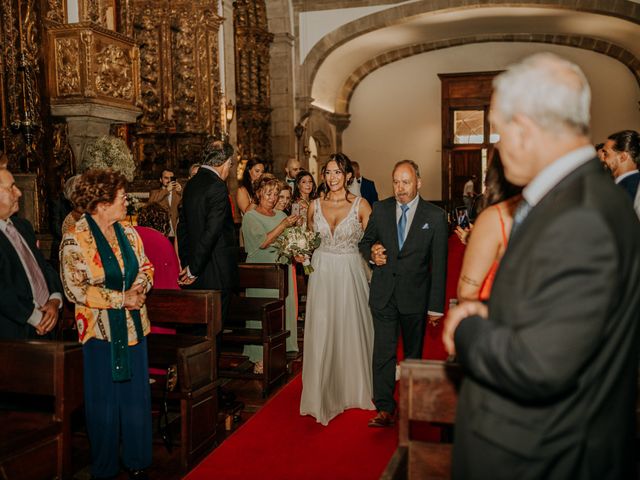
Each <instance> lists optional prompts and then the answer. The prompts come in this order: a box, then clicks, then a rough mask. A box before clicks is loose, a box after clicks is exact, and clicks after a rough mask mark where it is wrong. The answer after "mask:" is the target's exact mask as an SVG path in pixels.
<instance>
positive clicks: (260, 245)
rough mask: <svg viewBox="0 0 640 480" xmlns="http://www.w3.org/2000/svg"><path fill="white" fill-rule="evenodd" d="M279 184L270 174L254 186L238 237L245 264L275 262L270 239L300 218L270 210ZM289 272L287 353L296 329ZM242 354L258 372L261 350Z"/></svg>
mask: <svg viewBox="0 0 640 480" xmlns="http://www.w3.org/2000/svg"><path fill="white" fill-rule="evenodd" d="M279 188H280V187H279V181H278V179H276V177H274V176H273V175H271V174H268V173H267V174H264V175H262V177H260V179H259V180H258V181H257V182H256V184H255V195H256V198H257V199H258V205H257V206H256V208H254V209H253V210H249V211H248V212H247V213H245V215H244V217H242V234H243V235H244V247H245V250H246V251H247V260H246V261H247V263H275V262H276V259H277V256H278V252H277V251H276V249H275V248H273V247H272V246H271V245H272V244H273V242H274V240H275V239H276V238H278V237H279V236H280V234H281V233H282V232H283V231H284V230H285V228H287V227H291V226H292V225H295V224H296V222H297V221H298V220H299V219H300V216H298V215H291V216H289V217H287V215H286V214H285V213H284V212H280V211H277V210H275V209H274V207H275V205H276V202H277V201H278V190H279ZM287 270H288V271H289V274H288V276H289V292H288V295H287V298H286V325H285V328H286V329H287V330H289V331H290V332H291V336H290V337H289V338H287V351H288V352H292V351H293V352H297V351H298V335H297V333H298V330H297V319H298V312H297V305H296V295H295V283H294V281H295V276H294V275H293V269H292V268H291V267H288V269H287ZM246 293H247V296H251V297H261V298H271V297H277V296H278V291H277V290H275V291H273V290H270V289H257V288H252V289H247V292H246ZM260 326H261V324H260V322H247V328H258V327H260ZM244 355H247V356H248V357H249V360H251V361H252V362H253V363H254V371H255V373H262V368H263V365H262V347H261V346H256V345H247V346H245V347H244Z"/></svg>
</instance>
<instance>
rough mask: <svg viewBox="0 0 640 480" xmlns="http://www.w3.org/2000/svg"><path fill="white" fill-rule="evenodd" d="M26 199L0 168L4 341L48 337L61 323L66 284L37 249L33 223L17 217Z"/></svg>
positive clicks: (0, 284)
mask: <svg viewBox="0 0 640 480" xmlns="http://www.w3.org/2000/svg"><path fill="white" fill-rule="evenodd" d="M21 196H22V193H21V192H20V189H19V188H18V187H17V186H16V184H15V181H14V179H13V175H11V172H9V170H7V168H6V167H5V166H4V165H2V166H0V272H1V273H0V292H2V294H0V338H3V339H16V340H18V339H27V338H37V337H38V336H43V335H46V336H48V335H49V333H50V332H51V330H53V328H54V327H55V325H56V322H57V321H58V312H59V309H60V307H61V306H62V293H61V292H62V285H61V283H60V279H59V278H58V274H57V273H56V272H55V270H54V269H53V267H51V265H49V264H48V263H47V261H46V260H45V259H44V256H43V255H42V253H41V252H40V250H39V249H38V247H37V246H36V236H35V233H34V231H33V227H32V226H31V224H30V223H29V222H28V221H27V220H25V219H22V218H18V217H16V216H13V217H12V215H14V214H16V213H17V212H18V199H19V198H20V197H21Z"/></svg>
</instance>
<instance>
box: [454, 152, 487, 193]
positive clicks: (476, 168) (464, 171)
mask: <svg viewBox="0 0 640 480" xmlns="http://www.w3.org/2000/svg"><path fill="white" fill-rule="evenodd" d="M472 175H475V176H476V179H477V180H476V182H475V183H474V190H475V191H476V192H479V191H480V179H481V178H482V150H481V149H480V148H478V149H474V150H453V151H452V152H451V198H452V200H454V202H455V205H456V206H457V205H461V204H462V193H463V190H464V184H465V183H467V180H469V177H471V176H472Z"/></svg>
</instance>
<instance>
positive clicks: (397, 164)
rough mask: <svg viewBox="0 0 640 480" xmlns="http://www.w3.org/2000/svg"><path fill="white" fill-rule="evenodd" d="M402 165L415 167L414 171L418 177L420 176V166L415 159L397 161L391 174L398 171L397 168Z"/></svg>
mask: <svg viewBox="0 0 640 480" xmlns="http://www.w3.org/2000/svg"><path fill="white" fill-rule="evenodd" d="M401 165H409V166H410V167H411V168H413V171H414V172H415V174H416V178H420V167H418V164H417V163H416V162H414V161H413V160H400V161H399V162H397V163H396V164H395V165H394V166H393V170H392V171H391V175H393V174H394V173H396V170H397V169H398V167H399V166H401Z"/></svg>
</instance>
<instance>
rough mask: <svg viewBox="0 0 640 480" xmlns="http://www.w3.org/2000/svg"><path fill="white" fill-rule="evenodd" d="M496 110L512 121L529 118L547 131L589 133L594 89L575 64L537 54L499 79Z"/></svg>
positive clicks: (516, 65)
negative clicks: (517, 117) (515, 117)
mask: <svg viewBox="0 0 640 480" xmlns="http://www.w3.org/2000/svg"><path fill="white" fill-rule="evenodd" d="M493 86H494V89H495V95H496V106H497V108H498V110H499V111H500V113H501V115H502V116H503V117H504V120H505V121H507V122H508V121H510V120H511V119H512V118H513V116H514V115H515V114H517V113H521V114H524V115H526V116H527V117H529V118H531V119H532V120H533V121H535V122H536V123H537V124H538V125H539V126H540V127H542V128H543V129H544V130H546V131H550V132H553V131H566V130H570V131H574V132H578V133H580V134H583V135H586V134H588V132H589V121H590V114H589V107H590V105H591V88H590V87H589V82H588V81H587V78H586V77H585V75H584V73H583V72H582V70H581V69H580V67H578V66H577V65H575V64H574V63H571V62H569V61H568V60H565V59H563V58H561V57H559V56H557V55H554V54H552V53H537V54H535V55H531V56H529V57H527V58H525V59H524V60H522V61H521V62H520V63H517V64H515V65H512V66H510V67H509V68H508V69H507V71H506V72H504V73H501V74H500V75H498V76H497V77H496V78H495V79H494V81H493Z"/></svg>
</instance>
